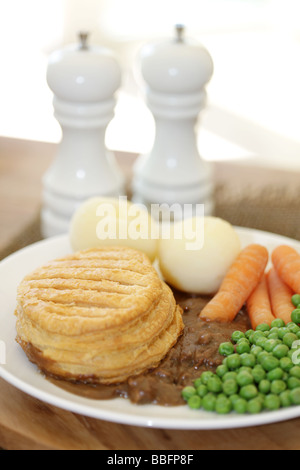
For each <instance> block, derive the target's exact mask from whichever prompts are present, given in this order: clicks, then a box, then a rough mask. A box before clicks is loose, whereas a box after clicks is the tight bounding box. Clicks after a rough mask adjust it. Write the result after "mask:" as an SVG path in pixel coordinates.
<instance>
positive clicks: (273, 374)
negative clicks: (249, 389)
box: [267, 367, 284, 382]
mask: <svg viewBox="0 0 300 470" xmlns="http://www.w3.org/2000/svg"><path fill="white" fill-rule="evenodd" d="M283 374H284V372H283V370H282V369H281V368H280V367H276V369H273V370H271V371H270V372H268V375H267V378H268V380H270V381H271V382H272V381H273V380H281V379H282V377H283Z"/></svg>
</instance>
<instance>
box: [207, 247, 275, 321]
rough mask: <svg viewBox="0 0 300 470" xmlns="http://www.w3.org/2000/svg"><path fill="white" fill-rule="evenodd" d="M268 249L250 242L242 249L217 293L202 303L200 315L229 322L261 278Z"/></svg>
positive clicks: (267, 256)
mask: <svg viewBox="0 0 300 470" xmlns="http://www.w3.org/2000/svg"><path fill="white" fill-rule="evenodd" d="M268 258H269V255H268V251H267V249H266V248H265V247H263V246H261V245H256V244H253V245H249V246H248V247H247V248H245V249H244V250H242V251H241V253H240V254H239V255H238V257H237V258H236V260H235V261H234V263H233V264H232V266H231V268H230V269H229V271H228V272H227V274H226V276H225V278H224V280H223V282H222V284H221V287H220V289H219V291H218V293H217V294H216V295H215V296H214V297H213V299H212V300H211V301H210V302H209V303H208V304H207V305H206V306H205V307H204V309H203V310H202V312H201V313H200V318H202V319H205V320H207V321H213V320H216V321H220V322H231V321H233V320H234V318H235V317H236V315H237V314H238V313H239V311H240V310H241V308H242V306H243V305H244V303H245V302H246V300H247V299H248V297H249V296H250V294H252V292H253V291H254V289H255V288H256V286H257V284H258V283H259V281H260V280H261V278H262V276H263V274H264V271H265V269H266V266H267V263H268Z"/></svg>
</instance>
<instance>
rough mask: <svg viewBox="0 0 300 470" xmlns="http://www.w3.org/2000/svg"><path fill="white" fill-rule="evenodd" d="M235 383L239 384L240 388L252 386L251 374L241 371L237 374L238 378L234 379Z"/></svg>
mask: <svg viewBox="0 0 300 470" xmlns="http://www.w3.org/2000/svg"><path fill="white" fill-rule="evenodd" d="M236 380H237V383H238V384H239V386H240V387H244V386H245V385H250V384H253V382H254V378H253V376H252V374H250V373H249V372H246V371H242V372H239V373H238V376H237V378H236Z"/></svg>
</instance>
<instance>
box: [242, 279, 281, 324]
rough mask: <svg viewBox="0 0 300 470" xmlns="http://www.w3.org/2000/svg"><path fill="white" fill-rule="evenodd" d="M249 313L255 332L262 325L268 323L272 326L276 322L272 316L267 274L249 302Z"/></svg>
mask: <svg viewBox="0 0 300 470" xmlns="http://www.w3.org/2000/svg"><path fill="white" fill-rule="evenodd" d="M247 311H248V315H249V318H250V321H251V326H252V328H253V330H256V328H257V327H258V325H260V324H261V323H267V324H268V325H270V326H271V323H272V321H273V320H275V317H274V315H273V314H272V308H271V302H270V297H269V291H268V284H267V277H266V275H265V274H264V275H263V277H262V280H261V281H260V282H259V283H258V285H257V287H256V288H255V289H254V291H253V292H252V294H251V295H250V297H249V299H248V300H247Z"/></svg>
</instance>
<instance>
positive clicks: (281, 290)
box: [267, 268, 295, 323]
mask: <svg viewBox="0 0 300 470" xmlns="http://www.w3.org/2000/svg"><path fill="white" fill-rule="evenodd" d="M267 280H268V288H269V294H270V299H271V307H272V312H273V315H274V316H275V317H276V318H281V319H282V320H283V321H284V322H285V323H289V322H291V321H292V311H293V310H294V309H295V307H294V305H293V303H292V296H293V293H294V292H293V291H292V289H290V287H289V286H287V285H286V284H285V283H284V282H283V281H282V279H281V278H280V277H279V276H278V274H277V271H276V269H274V268H272V269H271V270H270V271H269V272H268V275H267Z"/></svg>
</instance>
